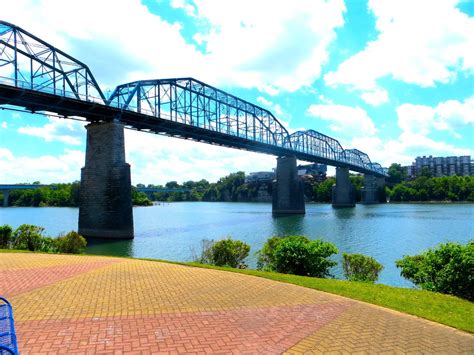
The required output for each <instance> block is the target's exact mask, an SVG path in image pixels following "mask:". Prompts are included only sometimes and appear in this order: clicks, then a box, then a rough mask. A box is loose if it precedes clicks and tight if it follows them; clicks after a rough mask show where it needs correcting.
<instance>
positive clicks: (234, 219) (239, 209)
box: [0, 202, 474, 287]
mask: <svg viewBox="0 0 474 355" xmlns="http://www.w3.org/2000/svg"><path fill="white" fill-rule="evenodd" d="M133 215H134V223H135V239H133V240H129V241H111V242H99V241H90V242H89V245H88V247H87V252H88V253H91V254H108V255H123V256H133V257H139V258H154V259H164V260H174V261H190V260H192V251H193V250H195V251H196V252H198V253H199V250H200V246H201V241H202V240H203V239H214V240H217V239H221V238H223V237H226V236H231V237H232V238H234V239H239V240H242V241H245V242H247V243H248V244H250V246H251V251H250V253H251V255H250V256H249V258H248V261H247V263H248V265H249V267H255V263H256V258H255V254H254V253H255V252H256V251H257V250H259V249H260V248H261V246H262V245H263V243H264V242H265V241H266V239H267V238H269V237H270V236H273V235H290V234H292V235H306V236H308V237H309V238H311V239H318V238H320V239H324V240H326V241H330V242H332V243H334V244H336V246H337V247H338V248H339V251H340V254H339V255H338V256H337V257H336V260H338V261H339V265H338V267H335V268H334V269H333V270H332V272H333V274H334V275H335V277H337V278H342V269H341V267H340V261H341V259H342V257H341V253H342V252H349V253H362V254H366V255H370V256H373V257H374V258H375V259H377V260H378V261H379V262H380V263H382V264H383V265H384V270H383V271H382V273H381V275H380V278H379V283H384V284H388V285H393V286H403V287H411V286H412V285H411V283H410V282H408V281H407V280H405V279H403V278H402V277H401V276H400V270H398V269H397V268H396V266H395V260H397V259H399V258H401V257H402V256H403V255H413V254H417V253H419V252H421V251H423V250H425V249H427V248H430V247H434V246H436V245H437V244H439V243H442V242H447V241H456V242H461V243H466V242H468V241H469V240H474V205H472V204H382V205H371V206H364V205H357V207H356V208H351V209H333V208H332V207H331V205H329V204H307V205H306V215H305V216H290V217H278V218H275V217H273V216H272V214H271V204H268V203H225V202H175V203H164V204H160V205H155V206H152V207H134V209H133ZM77 217H78V209H77V208H59V207H42V208H34V207H10V208H0V224H10V225H11V226H13V227H18V226H19V225H20V224H23V223H29V224H36V225H39V226H43V227H45V229H46V230H45V234H47V235H51V236H56V235H57V234H59V233H61V232H66V231H70V230H77ZM0 257H1V254H0Z"/></svg>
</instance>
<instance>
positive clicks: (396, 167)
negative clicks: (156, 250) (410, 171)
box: [387, 163, 407, 184]
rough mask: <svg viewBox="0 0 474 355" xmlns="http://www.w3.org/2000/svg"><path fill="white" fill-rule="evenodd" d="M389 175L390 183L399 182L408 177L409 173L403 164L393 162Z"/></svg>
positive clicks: (388, 180)
mask: <svg viewBox="0 0 474 355" xmlns="http://www.w3.org/2000/svg"><path fill="white" fill-rule="evenodd" d="M388 175H389V177H388V178H387V182H388V183H389V184H399V183H401V182H402V181H404V180H405V179H406V177H407V173H406V171H405V169H404V168H403V167H402V166H401V164H396V163H393V164H392V165H390V167H389V168H388Z"/></svg>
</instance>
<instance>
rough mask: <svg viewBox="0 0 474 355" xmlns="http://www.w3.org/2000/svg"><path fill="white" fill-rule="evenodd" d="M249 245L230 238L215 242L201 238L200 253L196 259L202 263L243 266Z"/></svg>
mask: <svg viewBox="0 0 474 355" xmlns="http://www.w3.org/2000/svg"><path fill="white" fill-rule="evenodd" d="M249 252H250V246H249V245H248V244H247V243H244V242H242V241H240V240H232V239H231V238H227V239H222V240H219V241H217V242H215V241H212V240H203V242H202V253H201V256H200V257H199V258H198V259H197V261H198V262H200V263H203V264H212V265H216V266H229V267H239V268H244V267H246V265H245V264H244V262H243V261H244V259H245V258H246V257H247V256H248V255H249Z"/></svg>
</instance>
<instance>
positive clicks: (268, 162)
mask: <svg viewBox="0 0 474 355" xmlns="http://www.w3.org/2000/svg"><path fill="white" fill-rule="evenodd" d="M473 15H474V2H472V1H464V2H459V1H453V0H446V1H445V0H437V1H428V0H427V1H421V0H419V1H416V0H406V1H390V0H383V1H381V0H374V1H372V0H370V1H368V2H366V1H345V2H344V1H342V0H337V1H336V0H335V1H330V0H328V1H322V0H321V1H320V0H299V1H296V0H294V1H278V0H274V1H266V0H261V1H251V0H227V1H215V0H172V1H165V0H149V1H141V2H140V1H139V0H120V1H112V0H110V1H109V0H101V1H97V0H95V1H93V0H84V1H81V3H80V5H78V3H77V2H73V1H53V0H34V1H33V0H15V1H9V2H5V3H3V4H2V13H1V19H2V20H5V21H8V22H11V23H14V24H16V25H18V26H20V27H22V28H24V29H25V30H27V31H30V32H32V33H34V34H35V35H37V36H39V37H40V38H42V39H44V40H46V41H48V42H49V43H51V44H53V45H54V46H56V47H58V48H60V49H63V50H64V51H66V52H68V53H70V54H71V55H73V56H75V57H76V58H77V59H79V60H81V61H82V62H85V63H86V64H88V65H89V67H90V69H91V70H92V72H93V74H94V75H95V77H96V79H97V81H98V82H99V84H100V85H101V87H102V89H103V90H104V91H105V92H106V91H107V90H112V89H113V88H114V87H115V86H116V85H118V84H121V83H124V82H128V81H132V80H139V79H154V78H169V77H184V76H192V77H195V78H197V79H199V80H201V81H204V82H207V83H209V84H212V85H215V86H217V87H219V88H221V89H223V90H226V91H228V92H231V93H232V94H234V95H237V96H240V97H242V98H244V99H246V100H249V101H251V102H254V103H256V104H258V105H260V106H263V107H265V108H267V109H270V110H271V111H272V112H273V113H274V114H275V116H276V117H278V118H279V119H280V120H281V121H282V122H283V123H284V124H285V125H286V126H287V127H288V129H289V130H290V131H294V130H300V129H315V130H318V131H320V132H322V133H325V134H327V135H330V136H332V137H335V138H336V139H338V140H339V141H340V142H341V143H342V145H343V146H344V147H345V148H358V149H360V150H362V151H365V152H366V153H368V154H369V156H370V157H371V158H372V160H373V161H377V162H380V163H381V164H383V165H385V166H388V165H390V164H391V163H393V162H398V163H402V164H409V163H410V162H411V161H412V160H413V159H414V158H415V157H416V156H418V155H436V156H448V155H472V156H474V50H473V48H474V19H473ZM126 149H127V161H128V162H129V163H130V164H131V165H132V182H133V183H134V184H136V183H145V184H148V183H164V182H166V181H170V180H177V181H179V182H181V181H186V180H198V179H202V178H205V179H208V180H210V181H215V180H217V179H218V178H219V177H221V176H224V175H226V174H228V173H230V172H235V171H238V170H243V171H246V172H251V171H259V170H270V169H271V168H272V167H274V166H275V157H273V156H267V155H259V154H254V153H249V152H242V151H238V150H232V149H225V148H218V147H213V146H209V145H206V144H198V143H193V142H187V141H182V140H178V139H172V138H168V137H159V136H154V135H151V134H146V133H138V132H134V131H126ZM84 152H85V129H84V127H83V124H82V123H81V122H76V121H71V120H64V119H58V118H54V117H48V116H41V115H32V114H25V113H19V112H12V111H0V180H1V182H3V183H15V182H32V181H35V180H39V181H41V182H44V183H50V182H67V181H74V180H78V179H79V176H80V168H81V167H82V166H83V165H84Z"/></svg>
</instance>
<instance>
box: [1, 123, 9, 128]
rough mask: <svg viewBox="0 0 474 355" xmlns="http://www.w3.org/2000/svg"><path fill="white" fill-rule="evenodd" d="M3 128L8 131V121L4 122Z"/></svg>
mask: <svg viewBox="0 0 474 355" xmlns="http://www.w3.org/2000/svg"><path fill="white" fill-rule="evenodd" d="M2 128H4V129H7V128H8V123H7V121H3V122H2Z"/></svg>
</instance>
